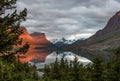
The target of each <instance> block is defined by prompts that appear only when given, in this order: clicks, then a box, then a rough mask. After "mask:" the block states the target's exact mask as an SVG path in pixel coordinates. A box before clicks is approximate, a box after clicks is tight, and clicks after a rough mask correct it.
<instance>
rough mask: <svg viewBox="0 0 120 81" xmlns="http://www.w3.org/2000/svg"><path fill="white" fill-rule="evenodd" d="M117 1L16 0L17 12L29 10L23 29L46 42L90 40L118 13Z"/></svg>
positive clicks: (119, 6)
mask: <svg viewBox="0 0 120 81" xmlns="http://www.w3.org/2000/svg"><path fill="white" fill-rule="evenodd" d="M119 4H120V1H119V0H18V2H17V6H18V9H19V10H22V9H24V8H27V9H28V16H27V21H26V22H23V23H22V25H23V26H25V27H27V29H28V30H29V32H30V33H31V32H35V31H37V32H44V33H46V35H47V37H48V38H49V39H52V38H61V37H66V38H69V39H73V38H82V37H89V36H91V35H92V34H94V33H95V32H96V31H97V30H99V29H102V28H103V27H105V25H106V23H107V21H108V20H109V18H110V17H111V16H112V15H114V13H115V12H117V11H118V10H119V9H120V5H119Z"/></svg>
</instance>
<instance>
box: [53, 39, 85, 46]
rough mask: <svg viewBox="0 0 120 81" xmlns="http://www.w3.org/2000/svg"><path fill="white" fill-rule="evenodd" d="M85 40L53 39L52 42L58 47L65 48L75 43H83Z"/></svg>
mask: <svg viewBox="0 0 120 81" xmlns="http://www.w3.org/2000/svg"><path fill="white" fill-rule="evenodd" d="M83 40H85V39H84V38H81V39H73V40H72V39H71V40H68V39H66V38H64V37H63V38H61V39H53V40H52V41H51V42H52V43H53V44H54V45H55V46H56V47H63V46H68V45H71V44H73V43H80V42H81V41H83Z"/></svg>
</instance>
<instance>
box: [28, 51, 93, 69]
mask: <svg viewBox="0 0 120 81" xmlns="http://www.w3.org/2000/svg"><path fill="white" fill-rule="evenodd" d="M75 57H77V58H78V62H80V63H82V64H83V65H84V66H85V65H87V64H89V63H91V61H90V60H89V59H87V58H85V57H82V56H79V55H77V54H74V53H72V52H52V53H51V54H49V55H47V56H46V57H45V60H44V61H43V62H41V60H39V59H37V58H34V59H32V60H31V61H30V62H29V63H30V64H31V65H35V66H36V67H37V69H39V68H44V65H45V64H47V65H50V64H51V63H54V62H55V60H56V58H57V59H58V61H60V60H61V58H64V60H67V61H68V63H69V62H70V61H73V60H74V58H75Z"/></svg>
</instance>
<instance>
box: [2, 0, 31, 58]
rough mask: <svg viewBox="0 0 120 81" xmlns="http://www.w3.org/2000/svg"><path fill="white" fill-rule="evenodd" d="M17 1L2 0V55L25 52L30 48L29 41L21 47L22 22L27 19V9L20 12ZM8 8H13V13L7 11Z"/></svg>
mask: <svg viewBox="0 0 120 81" xmlns="http://www.w3.org/2000/svg"><path fill="white" fill-rule="evenodd" d="M16 1H17V0H1V1H0V55H2V56H3V55H4V56H6V55H7V56H9V55H14V54H18V53H25V52H26V51H27V49H28V48H29V46H28V43H26V44H25V46H23V47H22V46H21V47H20V45H21V43H22V39H20V38H19V36H20V35H21V34H22V33H23V31H22V30H21V29H20V23H21V22H22V21H24V20H26V19H25V18H26V16H27V9H24V10H23V11H21V12H20V13H18V12H17V9H16ZM7 10H11V12H12V13H6V11H7Z"/></svg>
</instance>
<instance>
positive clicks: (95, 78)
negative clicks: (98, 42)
mask: <svg viewBox="0 0 120 81" xmlns="http://www.w3.org/2000/svg"><path fill="white" fill-rule="evenodd" d="M103 65H104V64H103V59H102V58H101V57H96V58H95V59H94V60H93V65H92V68H91V69H92V75H91V76H92V77H91V79H92V81H104V77H103V76H104V75H103V74H104V73H103V71H104V66H103Z"/></svg>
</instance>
